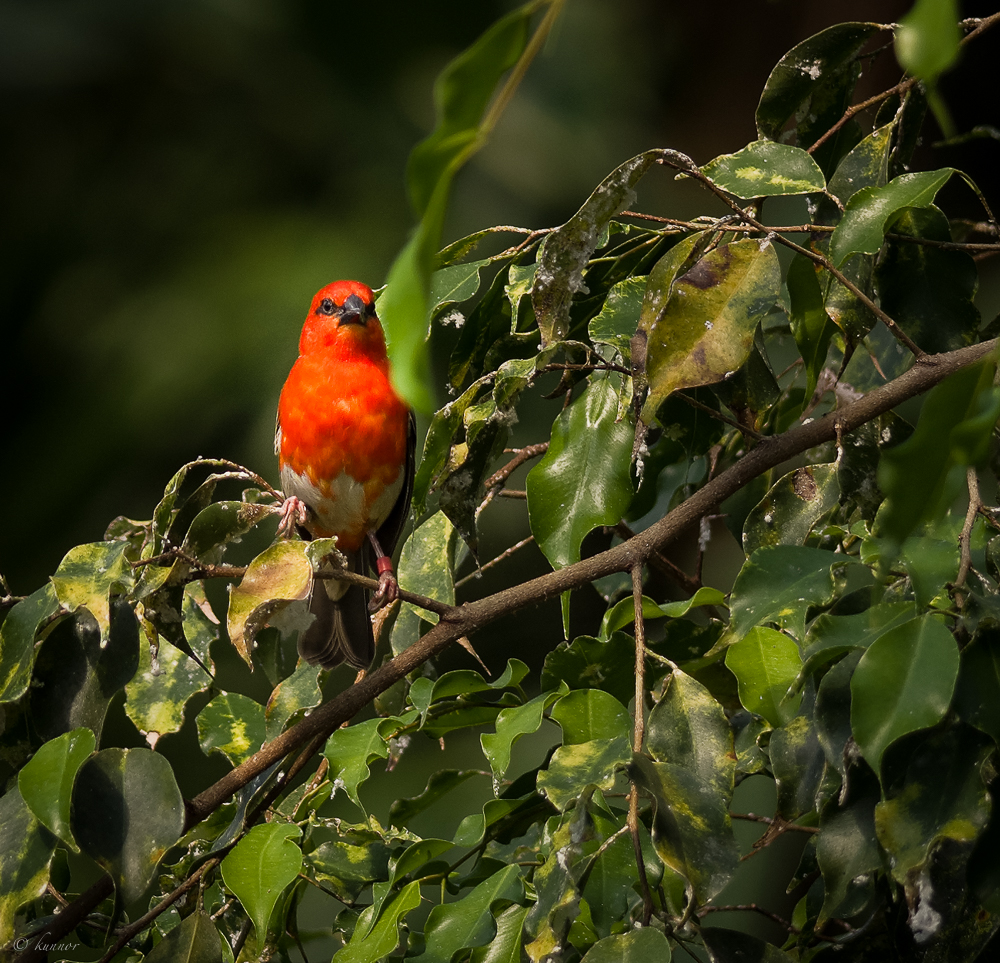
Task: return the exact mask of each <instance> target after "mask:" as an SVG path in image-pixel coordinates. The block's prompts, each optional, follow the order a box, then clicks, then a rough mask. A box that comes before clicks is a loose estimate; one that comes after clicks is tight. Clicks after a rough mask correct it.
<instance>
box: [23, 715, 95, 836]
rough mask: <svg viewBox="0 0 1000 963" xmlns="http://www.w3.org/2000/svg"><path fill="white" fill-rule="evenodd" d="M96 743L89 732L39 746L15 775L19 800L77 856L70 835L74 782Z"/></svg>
mask: <svg viewBox="0 0 1000 963" xmlns="http://www.w3.org/2000/svg"><path fill="white" fill-rule="evenodd" d="M96 744H97V740H96V739H95V738H94V734H93V733H92V732H91V731H90V730H89V729H74V730H73V731H72V732H64V733H63V734H62V735H61V736H57V737H56V738H55V739H51V740H49V741H48V742H46V743H45V744H44V745H43V746H41V747H40V748H39V750H38V752H36V753H35V754H34V756H32V757H31V760H30V761H29V762H28V764H27V765H26V766H25V767H24V768H23V769H22V770H21V771H20V772H19V773H18V774H17V787H18V789H19V790H20V792H21V798H22V799H23V800H24V803H25V805H26V806H27V807H28V808H29V809H30V810H31V812H32V814H33V815H34V817H35V818H36V819H37V820H38V821H39V822H40V823H41V824H42V825H43V826H44V827H45V828H46V829H48V830H49V831H50V832H52V833H53V834H55V835H56V836H58V837H59V838H60V839H61V840H62V841H63V842H64V843H66V844H67V845H68V846H69V847H70V849H72V850H73V852H78V851H79V850H77V848H76V842H75V841H74V840H73V833H72V832H71V831H70V802H71V800H72V797H73V781H74V780H75V779H76V774H77V772H78V771H79V769H80V766H82V765H83V763H84V760H86V759H87V757H88V756H89V755H90V754H91V753H92V752H93V751H94V747H95V745H96Z"/></svg>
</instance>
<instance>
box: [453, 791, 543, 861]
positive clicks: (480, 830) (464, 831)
mask: <svg viewBox="0 0 1000 963" xmlns="http://www.w3.org/2000/svg"><path fill="white" fill-rule="evenodd" d="M539 808H540V806H539V799H538V796H537V795H536V794H535V793H533V792H532V793H528V794H527V795H525V796H519V797H517V798H507V797H505V798H503V799H490V800H488V801H487V802H486V803H485V804H484V805H483V807H482V810H481V811H480V812H478V813H469V815H468V816H466V817H465V818H464V819H463V820H462V821H461V822H460V823H459V824H458V829H457V830H456V831H455V838H454V840H452V843H449V845H455V846H462V847H463V848H475V847H476V846H479V845H480V844H481V843H482V842H483V840H484V839H485V838H486V834H487V833H489V834H490V836H496V835H497V834H498V832H499V831H500V829H502V828H503V827H504V826H506V825H509V824H510V822H511V820H513V821H514V822H515V824H519V823H518V820H519V814H520V815H524V814H525V813H527V814H528V815H529V817H532V821H534V818H533V817H535V816H537V813H538V809H539ZM546 812H547V810H546Z"/></svg>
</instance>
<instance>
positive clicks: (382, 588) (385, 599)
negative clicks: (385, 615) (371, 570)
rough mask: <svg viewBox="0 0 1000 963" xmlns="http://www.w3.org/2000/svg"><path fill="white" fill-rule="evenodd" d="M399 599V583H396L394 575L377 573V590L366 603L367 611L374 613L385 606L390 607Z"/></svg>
mask: <svg viewBox="0 0 1000 963" xmlns="http://www.w3.org/2000/svg"><path fill="white" fill-rule="evenodd" d="M398 598H399V582H397V581H396V575H395V573H393V572H391V571H388V572H379V576H378V588H377V589H375V592H374V593H373V594H372V598H371V601H370V602H369V603H368V611H369V612H372V613H375V612H377V611H378V610H379V609H381V608H385V606H387V605H391V604H392V603H393V602H395V601H396V599H398Z"/></svg>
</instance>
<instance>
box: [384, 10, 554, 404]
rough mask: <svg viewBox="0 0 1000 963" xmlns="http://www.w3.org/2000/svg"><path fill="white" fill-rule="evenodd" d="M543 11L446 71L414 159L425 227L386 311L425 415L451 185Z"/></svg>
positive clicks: (398, 270) (398, 359)
mask: <svg viewBox="0 0 1000 963" xmlns="http://www.w3.org/2000/svg"><path fill="white" fill-rule="evenodd" d="M536 9H537V4H535V3H529V4H526V5H525V6H523V7H520V8H519V9H517V10H514V11H513V12H511V13H509V14H507V16H505V17H502V18H501V19H500V20H498V21H497V22H496V23H494V24H493V25H492V26H491V27H490V28H489V29H488V30H487V31H486V32H485V33H484V34H483V35H482V36H481V37H480V38H479V39H478V40H477V41H476V42H475V43H474V44H472V46H470V47H469V48H468V49H467V50H465V51H463V52H462V53H461V54H459V55H458V56H457V57H456V58H455V59H454V60H453V61H452V62H451V63H450V64H448V66H447V67H445V69H444V70H443V71H442V72H441V74H440V76H439V77H438V79H437V82H436V83H435V85H434V102H435V107H436V110H437V124H436V126H435V128H434V130H433V131H432V132H431V134H430V135H429V136H428V137H426V138H425V139H424V140H423V141H421V142H420V143H419V144H418V145H417V146H416V147H415V148H414V149H413V152H412V153H411V155H410V160H409V165H408V170H407V183H408V187H409V193H410V199H411V201H412V203H413V206H414V208H415V210H416V212H417V215H418V216H419V217H420V223H419V224H418V225H417V228H416V230H415V231H414V233H413V235H412V236H411V238H410V240H409V241H408V243H407V244H406V246H405V247H404V248H403V250H402V251H401V252H400V254H399V255H398V257H397V258H396V260H395V262H394V263H393V265H392V267H391V268H390V269H389V277H388V280H387V282H386V290H385V293H384V294H383V295H382V297H381V298H380V299H379V305H378V308H379V315H380V316H381V318H382V321H383V323H384V325H385V330H386V337H387V340H388V342H389V344H390V345H391V350H392V362H393V366H392V377H393V383H394V385H395V386H396V389H397V390H398V391H399V393H400V394H401V395H402V396H403V397H404V398H405V399H406V400H407V401H408V402H409V403H410V404H411V405H412V406H413V407H415V408H417V409H418V410H420V411H425V412H427V411H430V410H431V409H432V408H433V404H432V390H431V386H430V380H429V368H428V366H427V346H426V339H427V318H428V314H429V311H428V308H429V300H430V290H431V278H432V273H433V270H434V266H435V262H436V255H437V250H438V247H439V246H440V241H441V232H442V227H443V223H444V215H445V209H446V207H447V203H448V194H449V191H450V190H451V181H452V178H453V177H454V176H455V174H456V173H457V172H458V170H459V169H460V168H461V167H462V166H463V165H464V164H465V162H466V161H467V160H468V159H469V158H470V157H471V156H472V155H473V154H474V153H475V152H476V151H477V150H478V149H479V148H480V147H481V146H482V145H483V144H484V143H485V141H486V138H487V136H488V134H489V127H488V126H487V125H486V124H484V114H485V112H486V109H487V107H488V105H489V103H490V101H491V100H492V98H493V95H494V91H495V88H496V86H497V83H498V82H499V80H500V78H501V77H502V76H503V75H504V74H505V73H506V72H507V70H509V69H510V68H511V67H513V66H514V64H515V63H517V62H518V60H519V58H521V56H522V54H524V52H525V49H526V46H527V42H528V24H529V21H530V19H531V16H532V14H533V13H534V12H535V10H536ZM549 22H550V20H549V19H548V18H547V19H546V21H545V23H546V24H548V23H549ZM489 123H492V121H490V122H489Z"/></svg>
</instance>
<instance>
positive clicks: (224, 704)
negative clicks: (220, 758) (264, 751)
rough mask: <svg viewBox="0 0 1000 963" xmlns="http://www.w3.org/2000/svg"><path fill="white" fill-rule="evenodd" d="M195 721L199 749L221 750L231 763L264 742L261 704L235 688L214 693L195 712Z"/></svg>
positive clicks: (206, 750)
mask: <svg viewBox="0 0 1000 963" xmlns="http://www.w3.org/2000/svg"><path fill="white" fill-rule="evenodd" d="M197 723H198V742H199V744H200V745H201V749H202V752H204V753H205V754H206V755H208V753H210V752H221V753H222V754H223V755H224V756H225V757H226V758H227V759H228V760H229V761H230V762H231V763H232V764H233V765H234V766H238V765H239V764H240V763H241V762H245V761H246V760H247V759H249V758H250V757H251V756H252V755H253V754H254V753H255V752H256V751H257V750H258V749H259V748H260V747H261V745H262V744H263V742H264V707H263V706H262V705H261V704H260V703H259V702H254V700H253V699H251V698H249V696H245V695H241V694H240V693H239V692H223V693H221V694H220V695H217V696H216V697H215V698H214V699H213V700H212V701H211V702H210V703H209V704H208V705H207V706H205V708H204V709H202V710H201V712H199V713H198V719H197Z"/></svg>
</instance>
